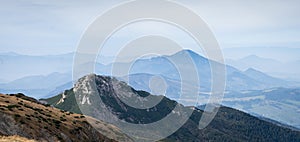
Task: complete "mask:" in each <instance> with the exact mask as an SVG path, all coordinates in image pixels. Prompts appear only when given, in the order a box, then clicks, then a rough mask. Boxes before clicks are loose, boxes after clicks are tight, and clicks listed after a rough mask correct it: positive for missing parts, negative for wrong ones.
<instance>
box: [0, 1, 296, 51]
mask: <svg viewBox="0 0 300 142" xmlns="http://www.w3.org/2000/svg"><path fill="white" fill-rule="evenodd" d="M120 2H123V1H120V0H87V1H79V0H72V1H71V0H43V1H41V0H9V1H8V0H7V1H1V5H0V19H1V20H0V31H1V32H0V53H2V52H16V53H19V54H26V55H49V54H63V53H69V52H74V51H75V50H76V48H77V45H78V43H79V41H80V38H81V36H82V34H83V33H84V32H85V30H86V28H87V27H88V26H89V25H90V24H91V23H92V22H93V21H94V20H95V19H96V18H97V16H99V15H101V14H102V13H103V12H105V11H106V10H109V9H110V8H111V7H112V6H114V5H116V4H119V3H120ZM176 2H178V3H180V4H183V5H184V6H186V7H187V8H189V9H191V10H192V11H194V12H195V13H197V14H198V15H199V16H200V17H201V18H202V19H203V20H204V21H205V22H206V23H207V25H208V26H209V27H210V29H211V30H212V32H213V33H214V35H215V37H216V39H217V40H218V42H219V44H220V47H221V48H222V49H226V48H244V47H261V48H264V47H286V48H300V46H299V45H300V18H299V17H300V9H299V5H300V1H299V0H286V1H282V0H264V1H260V0H248V1H241V0H227V1H221V0H219V1H217V0H210V1H204V0H190V1H186V0H178V1H176ZM167 11H168V8H166V12H167ZM158 27H160V28H158ZM126 28H127V29H126ZM126 28H125V29H123V30H122V31H121V32H120V33H119V36H115V37H114V38H113V39H115V40H114V41H111V42H112V43H113V42H115V44H118V41H122V40H125V39H126V38H127V37H126V36H128V35H129V34H130V33H134V32H133V31H141V32H142V31H144V32H147V31H155V30H156V31H163V32H164V33H168V34H169V35H174V37H177V38H181V39H182V40H185V42H188V40H189V39H188V38H183V35H182V33H181V32H180V31H178V30H176V29H174V27H168V26H164V25H160V26H158V25H156V26H155V24H154V25H153V23H143V24H140V25H137V26H132V27H126ZM108 45H109V44H108Z"/></svg>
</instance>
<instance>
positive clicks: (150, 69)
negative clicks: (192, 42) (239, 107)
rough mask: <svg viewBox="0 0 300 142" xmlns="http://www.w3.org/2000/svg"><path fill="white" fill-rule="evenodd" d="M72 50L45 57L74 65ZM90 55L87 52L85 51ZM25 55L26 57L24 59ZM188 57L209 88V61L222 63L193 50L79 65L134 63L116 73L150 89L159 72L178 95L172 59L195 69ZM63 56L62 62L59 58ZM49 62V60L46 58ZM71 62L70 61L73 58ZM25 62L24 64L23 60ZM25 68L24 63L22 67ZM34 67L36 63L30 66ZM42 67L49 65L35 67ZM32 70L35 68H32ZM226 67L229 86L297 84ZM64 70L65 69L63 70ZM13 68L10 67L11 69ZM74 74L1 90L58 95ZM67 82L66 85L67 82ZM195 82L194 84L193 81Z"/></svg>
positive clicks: (106, 70) (99, 68) (106, 68)
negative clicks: (121, 73)
mask: <svg viewBox="0 0 300 142" xmlns="http://www.w3.org/2000/svg"><path fill="white" fill-rule="evenodd" d="M72 55H73V54H71V53H70V54H66V55H62V56H46V57H43V58H45V59H44V60H52V61H53V62H56V63H55V65H56V64H59V66H64V67H66V68H68V69H70V68H71V65H65V63H66V64H67V62H69V61H68V60H71V59H72V58H71V57H72ZM6 56H7V57H8V58H9V59H7V60H8V61H9V60H13V58H14V57H15V56H17V57H15V58H19V55H6ZM83 56H88V55H83ZM23 58H24V59H23ZM187 58H191V59H192V61H193V62H194V63H195V69H196V71H197V72H198V76H199V80H200V85H201V86H200V87H201V91H205V92H209V91H210V86H211V69H210V64H215V65H220V63H218V62H215V61H211V60H208V59H206V58H204V57H202V56H200V55H198V54H197V53H195V52H193V51H191V50H183V51H180V52H178V53H175V54H174V55H170V56H158V57H152V58H147V59H139V60H136V61H135V62H131V63H114V64H108V65H103V64H100V63H85V64H82V65H80V67H81V68H86V67H87V66H91V65H92V66H93V65H94V64H95V69H96V70H95V72H96V73H97V74H103V75H111V70H112V68H113V67H121V68H119V70H122V67H124V66H130V65H132V66H131V69H130V70H129V74H125V76H123V75H124V74H123V75H118V74H117V77H119V78H122V79H123V80H124V78H126V77H129V82H128V83H129V84H130V85H132V86H133V87H134V88H137V89H141V90H145V91H150V90H149V87H148V86H149V84H148V83H149V79H151V78H152V77H153V76H156V75H159V76H161V77H163V78H164V79H165V80H168V86H170V87H169V88H168V91H167V94H172V95H173V96H176V95H178V92H179V91H178V89H180V86H179V83H180V74H179V72H178V71H177V68H176V66H174V65H175V64H173V63H171V62H170V61H176V62H177V63H176V64H178V65H179V66H181V67H182V68H185V69H193V68H194V66H193V64H186V63H185V62H184V61H185V60H186V59H187ZM14 60H20V61H22V62H25V61H28V60H32V61H28V62H41V63H42V62H44V61H43V59H40V57H27V56H24V57H22V56H21V57H20V59H14ZM60 60H63V62H60ZM45 62H46V61H45ZM70 62H71V61H70ZM24 65H25V64H24ZM42 65H43V66H51V64H50V65H49V64H45V65H44V64H42ZM19 68H22V65H21V66H20V67H19ZM30 68H35V67H30ZM36 68H40V69H43V70H44V69H45V70H47V68H44V67H36ZM31 70H32V69H31ZM226 70H227V81H226V85H227V86H226V90H261V89H267V88H273V87H294V86H297V85H296V83H295V82H289V81H285V80H282V79H278V78H275V77H271V76H269V75H267V74H265V73H263V72H261V71H258V70H255V69H253V68H250V69H248V70H247V71H240V70H238V69H236V68H234V67H232V66H229V65H226ZM62 71H63V70H62ZM8 72H10V71H7V72H6V73H8ZM10 74H14V71H11V72H10ZM70 82H72V74H71V73H70V72H67V73H51V74H49V75H37V76H28V77H24V78H21V79H17V80H15V81H11V82H8V83H2V84H1V85H0V91H2V92H4V93H6V92H7V93H9V92H16V93H17V92H24V93H28V94H31V95H32V96H33V97H37V98H40V97H44V96H50V95H55V94H54V93H57V92H62V91H63V90H65V89H68V88H71V87H72V84H70ZM66 84H67V85H66ZM191 86H193V84H191Z"/></svg>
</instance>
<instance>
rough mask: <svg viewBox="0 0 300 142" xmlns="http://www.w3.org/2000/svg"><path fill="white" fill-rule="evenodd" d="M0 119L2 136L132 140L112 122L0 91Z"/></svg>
mask: <svg viewBox="0 0 300 142" xmlns="http://www.w3.org/2000/svg"><path fill="white" fill-rule="evenodd" d="M88 121H89V122H91V124H93V126H94V127H93V126H92V125H91V124H89V123H88ZM0 122H1V123H0V135H2V136H12V135H19V136H21V137H25V138H28V139H34V140H37V141H131V140H130V139H129V138H128V137H127V136H126V135H124V134H123V133H122V132H121V131H120V130H119V129H118V128H117V127H115V126H113V125H110V124H107V123H105V122H102V121H99V120H96V119H94V118H91V117H88V116H84V115H81V114H75V113H72V112H67V111H63V110H59V109H57V108H53V107H51V106H49V105H45V104H41V103H39V101H37V100H35V99H33V98H30V97H26V96H25V95H23V94H11V95H3V94H0Z"/></svg>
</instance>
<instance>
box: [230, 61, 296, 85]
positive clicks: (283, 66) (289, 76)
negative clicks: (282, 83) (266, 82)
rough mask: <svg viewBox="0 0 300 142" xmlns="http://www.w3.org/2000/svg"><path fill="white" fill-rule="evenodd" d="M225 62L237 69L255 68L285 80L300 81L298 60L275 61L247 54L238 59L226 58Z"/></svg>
mask: <svg viewBox="0 0 300 142" xmlns="http://www.w3.org/2000/svg"><path fill="white" fill-rule="evenodd" d="M226 64H228V65H231V66H234V67H236V68H238V69H239V70H247V69H248V68H255V69H258V70H260V71H263V72H265V73H267V74H270V75H272V76H276V77H280V78H283V79H285V80H293V81H300V78H299V76H300V74H299V72H298V70H299V69H300V60H292V61H285V62H282V61H277V60H274V59H271V58H262V57H259V56H257V55H249V56H246V57H243V58H240V59H226Z"/></svg>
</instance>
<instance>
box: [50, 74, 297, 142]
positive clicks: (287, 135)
mask: <svg viewBox="0 0 300 142" xmlns="http://www.w3.org/2000/svg"><path fill="white" fill-rule="evenodd" d="M133 94H135V95H138V96H139V97H140V98H145V97H147V98H149V97H152V98H153V99H158V98H159V97H161V96H153V95H151V94H149V93H147V92H144V91H137V90H134V89H133V88H131V87H130V86H128V85H126V84H125V83H124V82H120V81H118V80H116V79H115V78H111V77H105V76H97V75H93V74H92V75H88V76H85V77H83V78H81V79H79V81H78V82H77V83H76V84H75V87H74V88H72V89H71V90H67V91H65V92H64V93H63V94H60V95H58V96H55V97H52V98H50V99H45V100H44V101H47V102H49V103H50V104H51V105H53V106H55V107H58V108H60V109H64V110H68V111H74V112H76V113H81V112H80V111H79V107H80V108H81V110H85V112H84V113H85V114H88V115H90V116H93V117H95V118H97V119H100V120H104V121H111V122H110V123H112V124H114V125H116V126H118V123H114V120H115V119H121V120H123V121H126V122H129V123H133V124H149V123H152V122H156V121H158V120H160V119H162V118H164V117H166V116H167V115H168V114H170V113H171V112H172V115H175V117H174V118H176V119H173V120H171V124H173V125H174V124H177V123H178V122H179V121H180V118H181V116H183V115H185V112H186V111H187V110H191V109H194V111H193V113H192V115H191V117H190V118H189V119H188V120H187V121H186V122H185V123H184V125H183V126H182V127H181V128H180V129H178V130H177V131H176V132H175V133H173V134H172V135H170V136H169V137H167V138H166V139H164V140H163V141H300V132H299V131H294V130H291V129H288V128H283V127H280V126H278V125H276V124H273V123H270V122H266V121H263V120H261V119H258V118H256V117H254V116H251V115H249V114H246V113H243V112H241V111H238V110H234V109H231V108H228V107H221V108H220V110H219V112H218V113H217V115H216V117H215V118H214V120H213V121H212V122H211V123H210V124H209V125H208V127H206V128H205V129H202V130H199V129H198V123H199V120H200V118H201V116H202V114H203V111H202V110H199V109H197V108H194V107H184V106H183V105H180V104H178V103H177V102H176V101H173V100H170V99H168V98H166V97H163V98H162V100H161V101H160V103H158V104H157V105H155V106H154V107H151V108H148V109H136V108H134V107H132V106H128V105H127V104H125V103H124V102H123V101H122V100H120V98H126V97H129V98H131V99H132V96H133ZM97 98H101V100H102V101H103V102H102V103H100V102H99V100H98V99H97ZM62 100H63V101H62ZM141 100H143V99H140V100H134V101H136V102H137V103H142V104H141V105H143V104H147V103H149V102H148V101H147V99H146V101H145V100H144V101H141ZM140 101H141V102H140ZM177 105H178V106H179V109H180V110H183V113H180V112H176V111H173V110H174V108H175V106H177ZM104 110H108V111H110V112H111V113H112V114H113V115H108V114H107V113H105V111H104ZM118 127H119V126H118ZM163 127H164V126H163ZM166 127H170V126H166ZM121 129H122V128H121ZM133 133H138V132H136V131H134V132H133ZM143 133H147V136H145V137H135V138H134V139H135V140H138V141H146V140H149V139H151V137H149V136H152V135H157V133H156V132H152V131H150V130H144V131H143Z"/></svg>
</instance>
